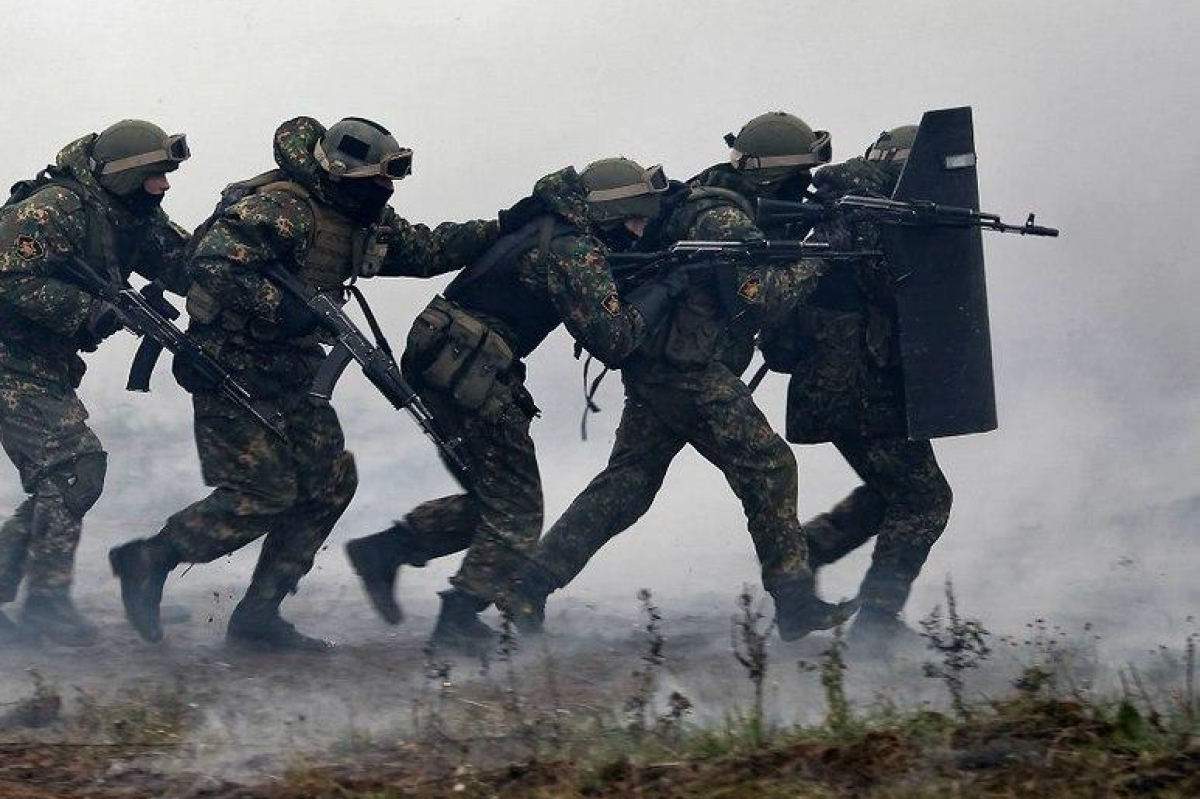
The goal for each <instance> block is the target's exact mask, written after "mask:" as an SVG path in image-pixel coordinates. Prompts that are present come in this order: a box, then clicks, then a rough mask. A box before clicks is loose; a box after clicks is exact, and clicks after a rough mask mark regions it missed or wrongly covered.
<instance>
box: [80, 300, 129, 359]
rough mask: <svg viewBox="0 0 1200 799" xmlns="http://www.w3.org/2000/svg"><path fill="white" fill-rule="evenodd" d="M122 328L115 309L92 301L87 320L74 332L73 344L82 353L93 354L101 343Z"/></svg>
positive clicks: (99, 301)
mask: <svg viewBox="0 0 1200 799" xmlns="http://www.w3.org/2000/svg"><path fill="white" fill-rule="evenodd" d="M122 327H123V325H122V324H121V314H120V313H118V312H117V309H116V308H114V307H113V306H112V305H110V304H109V303H107V302H105V301H104V300H92V305H91V308H90V309H89V310H88V317H87V320H86V321H85V322H84V323H83V325H81V326H80V328H79V330H77V331H76V332H75V343H76V344H77V345H78V346H79V349H81V350H83V351H84V352H95V351H96V348H97V347H99V346H100V342H101V341H104V339H106V338H108V337H109V336H111V335H112V334H113V333H116V332H117V331H118V330H120V329H121V328H122Z"/></svg>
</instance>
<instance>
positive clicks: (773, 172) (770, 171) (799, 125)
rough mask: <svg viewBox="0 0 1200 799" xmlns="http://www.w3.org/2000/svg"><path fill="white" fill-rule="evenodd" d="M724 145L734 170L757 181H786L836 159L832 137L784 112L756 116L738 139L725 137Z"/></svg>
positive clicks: (745, 126)
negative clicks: (793, 175)
mask: <svg viewBox="0 0 1200 799" xmlns="http://www.w3.org/2000/svg"><path fill="white" fill-rule="evenodd" d="M725 143H726V144H728V145H729V147H730V148H731V149H730V151H729V162H730V163H731V164H733V166H734V168H735V169H737V170H738V171H740V172H746V173H754V174H753V177H755V178H758V179H766V180H771V179H777V178H782V177H786V176H788V175H791V174H795V173H796V172H799V171H802V170H805V169H811V168H812V167H814V166H818V165H820V164H826V163H829V160H830V159H831V158H833V146H832V144H831V142H830V137H829V133H827V132H826V131H823V130H817V131H814V130H813V129H812V128H810V127H809V126H808V125H807V124H806V123H805V122H804V120H802V119H800V117H797V116H793V115H792V114H788V113H785V112H783V111H771V112H769V113H766V114H762V115H760V116H756V117H755V118H754V119H752V120H750V121H749V122H747V123H746V124H745V125H743V126H742V129H741V131H739V132H738V134H737V135H736V136H735V135H733V134H732V133H729V134H726V136H725Z"/></svg>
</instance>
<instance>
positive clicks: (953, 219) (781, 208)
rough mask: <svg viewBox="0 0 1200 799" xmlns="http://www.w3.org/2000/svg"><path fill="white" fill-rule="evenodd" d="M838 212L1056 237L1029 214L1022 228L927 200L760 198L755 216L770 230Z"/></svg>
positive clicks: (994, 216) (995, 216)
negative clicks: (825, 201) (822, 201)
mask: <svg viewBox="0 0 1200 799" xmlns="http://www.w3.org/2000/svg"><path fill="white" fill-rule="evenodd" d="M839 211H860V212H866V213H867V214H868V215H870V216H875V217H878V218H879V221H881V222H891V223H895V224H900V225H917V226H938V227H977V228H982V229H984V230H995V231H997V232H1000V233H1019V234H1021V235H1022V236H1051V237H1053V236H1057V235H1058V229H1057V228H1052V227H1043V226H1041V225H1037V224H1034V218H1035V217H1034V215H1033V214H1030V215H1029V216H1028V217H1027V218H1026V220H1025V224H1023V225H1013V224H1009V223H1007V222H1004V221H1002V220H1001V219H1000V216H999V215H998V214H989V213H985V212H983V211H976V210H975V209H973V208H962V207H959V206H956V205H939V204H938V203H933V202H928V201H926V200H910V201H903V200H888V199H885V198H883V197H862V196H856V195H853V194H850V195H847V196H845V197H842V198H840V199H837V200H834V201H833V202H832V203H829V204H823V203H819V202H787V201H786V200H768V199H766V198H763V197H760V198H759V200H758V214H757V216H756V217H755V218H756V221H757V223H758V224H759V225H760V226H762V227H771V226H773V225H777V224H779V223H781V222H802V223H807V224H809V225H815V224H818V223H820V222H824V221H827V220H829V219H830V218H831V217H833V216H835V215H836V214H837V213H838V212H839Z"/></svg>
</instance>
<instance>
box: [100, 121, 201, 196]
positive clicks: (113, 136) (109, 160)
mask: <svg viewBox="0 0 1200 799" xmlns="http://www.w3.org/2000/svg"><path fill="white" fill-rule="evenodd" d="M191 155H192V153H191V151H190V150H189V149H188V145H187V137H186V136H184V135H183V134H182V133H178V134H176V135H174V136H168V135H167V134H166V132H164V131H163V129H162V128H160V127H158V125H153V124H151V123H149V122H146V121H144V120H141V119H123V120H121V121H120V122H117V123H116V124H114V125H110V126H109V127H107V128H105V129H104V131H103V132H101V134H100V135H99V136H97V137H96V141H95V143H94V144H93V145H92V160H94V161H95V162H96V178H97V179H98V180H99V181H100V185H101V186H103V187H104V188H106V189H108V190H109V191H111V192H112V193H113V194H116V195H118V196H120V197H128V196H130V195H132V194H133V193H135V192H136V191H137V190H138V189H140V188H141V187H142V184H143V183H144V182H145V180H146V178H148V177H150V176H151V175H161V174H163V173H166V172H170V171H172V170H174V169H178V168H179V164H180V163H182V162H183V161H186V160H187V159H188V158H190V157H191Z"/></svg>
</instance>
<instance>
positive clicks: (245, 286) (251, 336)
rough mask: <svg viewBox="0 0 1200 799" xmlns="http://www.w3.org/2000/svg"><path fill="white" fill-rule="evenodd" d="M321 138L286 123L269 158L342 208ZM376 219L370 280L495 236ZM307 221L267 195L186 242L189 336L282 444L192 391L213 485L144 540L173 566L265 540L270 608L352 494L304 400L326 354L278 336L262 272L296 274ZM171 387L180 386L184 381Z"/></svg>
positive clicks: (264, 588)
mask: <svg viewBox="0 0 1200 799" xmlns="http://www.w3.org/2000/svg"><path fill="white" fill-rule="evenodd" d="M324 133H325V129H324V128H323V127H322V126H321V125H320V124H319V123H317V122H316V121H315V120H313V119H310V118H307V117H299V118H297V119H293V120H290V121H288V122H285V123H284V124H282V125H281V126H280V127H279V128H278V130H277V131H276V133H275V139H274V151H275V160H276V163H277V164H278V166H279V168H280V169H281V170H282V171H283V173H284V175H285V176H286V178H287V179H289V180H292V181H295V182H296V183H298V184H300V185H301V186H303V187H304V188H305V189H307V190H308V192H309V194H310V195H311V196H312V197H313V198H314V201H316V202H318V203H322V204H324V205H325V206H328V207H330V208H332V209H334V210H336V211H341V212H347V211H349V207H348V206H347V205H346V204H345V203H346V201H345V200H344V198H342V197H341V196H340V195H339V192H338V190H337V188H336V187H334V186H333V185H332V181H330V180H329V178H328V176H327V175H326V174H325V173H324V172H323V171H322V170H321V168H320V166H319V165H318V164H317V162H316V159H315V158H314V157H313V154H312V150H313V146H314V145H315V144H316V142H317V141H319V140H320V138H321V137H322V136H323V135H324ZM382 218H383V221H384V223H386V224H387V225H388V226H389V227H390V231H389V232H390V236H389V238H388V242H389V245H388V251H387V255H386V256H385V258H384V262H383V267H382V270H381V272H380V274H385V275H410V276H416V277H428V276H432V275H437V274H442V273H444V272H449V271H452V270H455V269H459V268H461V267H462V266H463V265H464V264H465V263H468V262H469V261H470V260H472V259H473V258H474V257H476V256H477V255H478V254H479V253H480V252H482V251H483V250H484V249H485V248H486V247H487V246H488V245H489V244H490V243H491V242H492V241H493V240H494V239H495V237H496V223H495V222H485V221H474V222H467V223H465V224H454V223H449V222H447V223H444V224H442V225H439V226H438V227H437V228H436V229H434V230H430V229H429V228H428V227H426V226H424V225H411V224H409V223H408V222H406V221H404V220H403V219H400V218H399V217H398V216H396V215H395V213H394V212H391V210H390V209H386V210H385V212H384V214H383V217H382ZM314 224H315V217H314V210H313V208H312V206H310V205H309V202H308V201H307V200H305V199H303V198H302V197H300V196H298V195H297V194H295V193H293V192H289V191H286V190H274V189H272V190H268V191H264V192H259V193H254V194H250V195H248V196H246V197H244V198H243V199H241V200H239V201H238V202H236V203H235V204H233V205H232V206H231V207H230V208H228V209H227V210H226V211H225V213H224V214H222V215H220V216H219V217H218V218H216V219H215V220H213V222H212V224H211V225H210V226H209V227H208V229H207V230H206V231H205V232H204V233H203V235H202V237H201V238H200V239H199V241H197V242H196V246H195V251H194V255H193V259H192V261H191V264H190V269H191V275H192V278H193V279H194V281H195V283H196V285H198V286H200V287H201V288H202V289H203V290H204V292H205V293H206V294H207V295H208V297H209V298H210V299H211V300H212V302H213V304H214V306H215V313H214V314H213V316H212V317H211V318H209V319H208V320H207V321H201V320H198V319H196V318H193V319H192V321H191V323H190V325H189V328H188V332H189V334H190V335H191V336H192V337H193V338H195V339H196V340H197V341H199V342H200V343H201V344H202V345H203V346H204V347H205V348H206V349H207V350H208V351H209V353H210V354H211V355H212V356H213V357H215V358H216V359H217V360H218V361H220V362H221V363H222V364H223V365H224V366H225V367H226V368H227V369H228V370H229V371H230V372H231V373H232V374H233V375H234V376H235V377H236V378H237V379H238V380H240V381H242V383H243V385H245V386H247V387H248V388H249V389H250V391H251V392H252V393H254V394H255V395H256V397H258V398H259V399H260V400H262V401H265V402H268V403H271V404H274V405H275V406H276V407H277V408H278V409H279V411H280V412H281V413H282V414H283V417H284V422H285V429H286V432H287V435H288V439H289V440H288V442H283V441H280V440H278V439H277V438H275V437H274V436H273V435H272V434H271V433H269V432H268V431H266V430H264V429H263V428H262V426H261V425H260V424H259V423H258V422H257V421H256V420H255V419H254V418H253V417H251V416H250V415H248V414H246V413H245V412H244V411H242V410H241V409H238V408H236V407H235V406H234V405H232V404H231V403H228V402H227V401H226V400H224V399H223V398H221V397H219V396H217V395H214V394H211V393H206V392H205V391H203V390H202V389H201V390H200V391H199V392H198V393H195V394H194V396H193V406H194V410H195V420H196V427H195V429H196V444H197V448H198V450H199V453H200V461H201V466H202V471H203V476H204V482H205V484H206V485H209V486H212V487H213V488H214V490H213V492H212V493H211V494H210V495H209V496H208V497H206V498H204V499H202V500H200V501H199V502H196V503H194V504H192V505H190V506H189V507H187V508H184V509H183V510H181V511H179V512H178V513H176V514H175V515H174V516H172V517H171V518H170V519H169V520H168V521H167V523H166V525H165V526H164V528H163V530H162V531H161V532H160V533H159V535H158V536H157V537H155V539H152V540H153V541H154V543H155V544H165V545H166V546H167V549H168V550H169V551H171V552H172V553H173V554H174V559H175V560H176V561H181V562H182V561H186V562H206V561H209V560H212V559H213V558H216V557H220V556H221V555H223V554H226V553H228V552H232V551H234V550H236V549H238V548H240V547H242V546H244V545H246V544H247V543H249V542H251V541H253V540H254V539H256V538H258V537H259V536H263V535H265V536H266V540H265V542H264V545H263V549H262V552H261V554H260V556H259V562H258V567H257V569H256V570H255V573H254V577H253V579H252V582H251V586H250V589H249V591H248V593H247V599H255V598H259V599H263V600H265V601H268V602H274V603H278V602H279V601H280V600H282V599H283V596H284V595H285V594H286V593H287V592H288V591H293V590H295V587H296V584H297V582H298V581H299V580H300V578H301V577H302V576H303V575H304V574H305V573H307V572H308V571H309V569H310V568H311V567H312V560H313V556H314V554H315V553H316V551H317V550H318V548H319V547H320V545H321V543H322V542H323V541H324V540H325V538H326V537H327V536H328V535H329V532H330V531H331V530H332V529H333V526H334V524H335V523H336V521H337V519H338V518H339V517H340V516H341V514H342V512H343V511H344V510H345V509H346V507H347V506H348V505H349V503H350V500H351V498H352V497H353V495H354V492H355V489H356V487H357V474H356V471H355V468H354V459H353V457H352V455H351V454H350V453H349V452H347V451H346V450H345V441H344V438H343V435H342V429H341V426H340V424H339V422H338V419H337V414H336V413H335V412H334V410H333V408H332V407H331V406H330V405H329V403H327V402H323V401H319V400H315V399H310V398H309V397H308V396H307V394H308V389H309V386H310V384H311V382H312V379H313V377H314V375H315V374H316V369H317V367H318V366H319V364H320V362H321V360H322V359H323V356H324V353H323V351H322V349H321V347H320V344H319V336H318V335H315V334H314V335H305V336H300V337H296V338H288V337H284V336H282V335H281V334H280V333H279V329H278V326H277V322H278V320H277V313H278V310H279V306H280V302H281V300H282V294H281V292H280V291H279V290H278V289H276V288H275V287H274V286H273V285H272V284H271V283H269V282H268V280H267V279H266V278H265V277H263V276H262V274H261V271H260V269H261V267H262V266H263V265H265V264H269V263H275V262H278V263H282V264H284V265H286V266H287V267H288V268H289V269H290V270H292V271H293V272H297V273H303V269H304V266H305V263H306V260H307V259H308V258H309V256H310V246H311V244H312V235H313V229H314ZM362 226H363V227H365V224H363V225H362ZM349 258H350V252H349V250H347V252H346V259H347V260H346V264H345V269H344V271H343V279H344V280H349V278H350V276H351V268H350V267H351V264H350V261H349ZM326 288H328V287H326ZM177 369H178V364H177ZM181 382H183V383H184V384H185V385H187V384H188V382H189V381H188V380H187V379H186V375H185V374H181ZM193 388H196V387H195V386H193Z"/></svg>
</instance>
